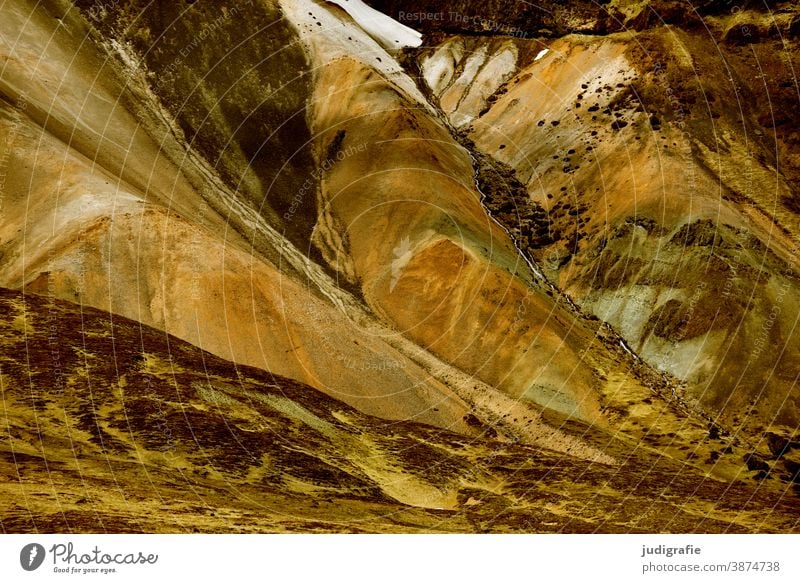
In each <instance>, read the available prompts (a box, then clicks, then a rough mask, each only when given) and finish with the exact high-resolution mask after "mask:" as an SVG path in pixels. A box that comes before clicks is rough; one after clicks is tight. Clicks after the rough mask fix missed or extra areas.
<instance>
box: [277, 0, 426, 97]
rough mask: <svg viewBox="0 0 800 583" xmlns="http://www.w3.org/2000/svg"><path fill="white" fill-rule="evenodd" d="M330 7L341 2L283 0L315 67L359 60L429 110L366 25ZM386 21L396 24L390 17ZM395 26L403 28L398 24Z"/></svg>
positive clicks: (411, 82) (392, 57)
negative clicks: (345, 60)
mask: <svg viewBox="0 0 800 583" xmlns="http://www.w3.org/2000/svg"><path fill="white" fill-rule="evenodd" d="M345 3H350V2H345ZM330 4H337V5H338V2H328V3H326V4H320V3H317V2H312V1H311V0H281V8H282V9H283V14H284V16H285V17H286V19H287V20H288V21H289V23H290V24H291V25H292V26H293V27H294V28H295V30H296V31H297V33H298V35H299V36H300V40H301V41H302V43H303V45H304V46H305V47H306V49H307V53H308V54H309V56H310V57H311V60H312V67H313V68H317V67H324V66H325V65H326V64H327V63H330V62H332V61H335V60H336V59H341V58H349V59H353V60H356V61H358V62H361V63H363V64H365V65H367V66H368V67H371V68H372V69H374V70H375V71H378V72H379V73H380V74H381V75H383V76H384V77H385V78H386V79H388V80H389V81H391V82H392V83H393V84H394V85H395V86H397V87H398V88H400V89H401V90H402V91H403V92H404V93H405V94H406V95H407V96H408V97H409V98H410V99H412V100H414V101H416V102H418V103H419V104H421V105H423V106H424V107H425V108H426V109H430V104H428V102H427V99H426V98H425V96H424V95H422V92H421V91H420V90H419V88H418V87H417V85H416V83H415V82H414V81H413V80H412V79H411V77H409V76H408V74H406V72H405V71H404V70H403V68H402V67H401V66H400V63H398V62H397V59H395V58H394V56H392V55H391V54H390V53H389V52H388V51H387V50H386V49H385V48H384V47H383V46H381V45H380V43H379V42H378V41H377V40H375V38H373V36H371V35H370V34H369V33H368V32H367V30H366V29H365V28H364V26H363V25H361V24H359V23H358V22H354V21H353V20H350V19H348V18H344V17H343V15H342V14H341V12H339V11H338V10H336V9H334V8H333V7H332V6H331V7H330V8H329V6H330ZM365 8H368V7H367V6H365ZM370 10H371V9H370ZM379 14H380V13H379ZM382 16H383V15H382ZM386 18H388V19H389V21H391V22H394V21H393V20H392V19H391V18H389V17H388V16H387V17H386ZM396 24H397V25H398V26H401V27H402V26H403V25H402V24H400V23H399V22H398V23H396Z"/></svg>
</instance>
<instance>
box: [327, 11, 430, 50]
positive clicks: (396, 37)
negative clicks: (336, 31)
mask: <svg viewBox="0 0 800 583" xmlns="http://www.w3.org/2000/svg"><path fill="white" fill-rule="evenodd" d="M328 2H330V3H331V4H336V5H337V6H339V7H341V8H344V10H345V11H346V12H347V13H348V14H349V15H350V16H351V17H352V18H353V20H355V21H356V22H357V23H358V24H359V26H361V28H363V29H364V31H365V32H366V33H367V34H368V35H370V36H371V37H372V38H374V39H375V40H376V41H378V43H380V44H381V45H383V47H384V48H387V49H402V48H406V47H418V46H420V45H421V44H422V34H420V33H419V32H417V31H416V30H414V29H413V28H409V27H408V26H406V25H404V24H400V23H399V22H397V21H396V20H394V19H393V18H391V17H390V16H387V15H386V14H383V13H382V12H378V11H377V10H375V9H374V8H371V7H369V6H367V5H366V4H364V3H363V2H361V0H328Z"/></svg>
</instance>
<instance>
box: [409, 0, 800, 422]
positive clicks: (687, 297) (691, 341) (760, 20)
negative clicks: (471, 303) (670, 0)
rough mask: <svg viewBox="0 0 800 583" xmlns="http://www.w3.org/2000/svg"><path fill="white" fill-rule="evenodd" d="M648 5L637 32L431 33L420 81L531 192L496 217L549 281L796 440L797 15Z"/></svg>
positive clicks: (732, 408)
mask: <svg viewBox="0 0 800 583" xmlns="http://www.w3.org/2000/svg"><path fill="white" fill-rule="evenodd" d="M654 5H655V6H656V7H658V6H662V7H663V4H661V5H660V4H659V3H654ZM707 8H708V10H709V11H711V12H714V10H712V8H713V7H707ZM653 10H654V11H653V13H654V14H656V15H658V13H657V12H655V9H653ZM649 12H650V8H649V7H648V6H644V7H640V8H639V10H638V11H635V10H634V11H632V12H631V14H629V15H628V20H627V21H626V22H628V23H629V24H630V25H631V26H632V27H633V28H634V29H635V30H643V32H638V33H637V32H634V31H633V30H629V31H627V32H623V33H619V34H614V35H607V36H599V37H598V36H579V35H572V36H566V37H563V38H559V39H557V40H549V39H538V40H537V39H530V40H527V39H520V38H512V37H502V36H500V37H498V38H494V37H492V36H487V37H482V38H474V37H460V36H457V37H453V38H448V39H445V40H443V41H442V42H441V43H440V44H439V45H438V46H436V47H435V48H431V49H429V50H426V51H424V52H423V53H421V55H420V56H419V59H418V62H419V66H420V76H421V78H422V79H424V82H426V83H427V86H428V87H429V88H430V91H431V92H432V94H433V95H434V96H436V98H437V99H438V101H439V103H440V106H441V107H442V109H443V110H444V111H445V113H447V114H448V116H449V118H450V119H451V121H452V123H453V124H454V125H456V126H458V127H460V128H462V129H463V130H464V131H465V132H466V133H467V134H468V135H469V139H470V140H472V141H474V144H475V147H476V148H477V149H479V150H480V151H482V152H485V153H487V154H490V155H491V156H492V157H494V158H495V159H496V160H498V161H500V162H501V163H503V164H506V165H508V166H509V167H511V168H513V169H514V174H515V176H514V178H515V179H516V180H518V181H519V182H520V183H521V186H524V188H525V190H527V195H528V196H525V195H524V194H522V193H520V192H519V191H516V194H513V191H512V192H511V193H510V194H509V196H507V197H506V201H505V204H506V205H507V206H508V207H509V208H514V207H516V209H517V212H516V214H515V213H514V212H506V213H505V214H503V213H498V216H500V218H501V220H503V221H504V222H506V223H507V225H508V227H509V228H510V229H512V230H514V231H516V232H517V235H518V237H517V238H518V240H519V241H520V242H521V245H523V246H524V247H526V248H527V249H528V250H529V252H530V253H531V256H532V257H534V258H535V259H536V260H537V262H538V263H539V265H541V266H542V269H543V270H544V271H545V273H546V274H547V276H548V277H549V278H551V279H552V280H553V281H554V282H555V283H556V284H557V285H558V286H559V287H560V288H562V289H564V290H565V291H566V292H567V293H568V294H569V295H570V296H571V297H572V298H573V299H575V300H576V301H577V302H578V303H579V304H580V305H581V306H582V307H583V308H584V309H587V310H589V311H591V312H592V313H594V314H595V315H596V316H597V317H599V318H600V319H602V320H605V321H607V322H609V323H610V324H612V325H613V326H614V327H615V328H616V329H617V330H618V331H619V332H620V333H621V334H622V335H623V336H624V337H625V338H626V340H627V341H628V342H629V343H630V345H631V346H632V348H633V349H634V350H636V352H637V353H638V354H640V355H641V356H642V357H643V358H644V359H645V360H646V361H647V362H649V363H651V364H652V365H654V366H656V367H658V368H660V369H661V370H665V371H668V372H670V373H671V374H673V375H675V376H676V377H678V378H680V379H683V380H685V381H687V382H688V387H689V394H690V395H691V396H692V397H693V398H695V399H697V400H698V401H699V402H700V403H701V404H702V406H703V407H705V408H707V409H708V410H709V411H710V412H712V413H713V415H714V416H715V417H717V418H718V420H719V421H720V422H723V423H725V424H727V425H729V426H731V427H736V428H738V427H740V426H742V427H743V430H745V431H752V432H754V433H758V434H763V432H765V431H769V430H771V429H774V428H780V429H781V430H782V431H788V432H790V433H794V432H795V431H796V429H795V428H796V427H797V426H798V422H800V401H798V397H800V393H798V389H797V385H796V380H797V371H798V362H797V358H796V357H797V355H798V354H800V345H798V336H797V334H796V330H795V327H796V323H797V321H798V316H800V305H798V304H797V302H796V298H797V296H798V293H797V292H798V291H800V290H798V289H797V286H798V285H799V284H800V280H798V273H800V272H799V271H798V265H797V259H796V258H797V254H796V252H795V249H796V241H797V240H798V235H800V231H798V227H797V225H798V216H797V214H796V212H795V206H796V205H795V200H796V198H797V196H798V192H797V190H796V178H797V170H798V166H797V158H796V135H795V134H794V133H792V130H791V129H790V128H792V127H796V123H797V121H798V120H794V119H793V117H792V116H793V114H792V113H790V112H791V111H796V106H797V103H798V101H800V98H799V96H798V92H797V86H796V81H795V76H794V72H795V71H796V67H797V65H798V63H797V59H796V55H797V54H798V53H797V50H796V45H797V41H796V40H793V39H795V38H796V31H795V32H794V33H792V30H793V29H792V22H794V19H796V16H797V14H796V11H793V10H792V9H791V7H790V6H789V5H784V4H780V3H778V4H777V6H776V8H775V11H773V12H757V11H744V12H741V13H737V14H735V15H734V16H730V15H725V13H724V12H723V13H722V15H719V16H716V15H713V14H712V15H710V16H709V15H706V16H705V19H704V20H703V21H702V22H704V23H705V24H706V26H707V27H708V28H707V29H701V28H698V27H695V26H688V25H686V24H685V23H683V26H684V27H683V28H678V27H664V26H660V27H659V26H658V25H659V24H661V22H663V21H661V20H660V19H659V18H653V19H647V18H641V17H640V16H641V15H643V14H646V13H649ZM662 12H663V11H662ZM701 12H702V11H701ZM697 18H698V19H699V16H698V17H697ZM697 22H699V20H698V21H696V22H695V24H697ZM742 27H745V28H746V30H747V31H749V34H750V35H752V36H750V37H749V38H746V39H744V41H746V42H744V41H742V38H741V36H737V34H739V33H741V31H742ZM737 31H739V32H738V33H737ZM784 35H785V36H784ZM742 44H744V45H746V46H741V45H742ZM727 95H733V96H734V98H733V99H728V98H727V97H726V96H727ZM752 104H757V105H755V107H753V105H752ZM793 124H794V125H793ZM531 203H532V205H531ZM536 209H541V210H538V211H537V210H536ZM534 211H536V212H534ZM542 211H544V212H542ZM537 213H538V214H537ZM526 222H527V223H528V224H530V223H531V222H533V223H534V224H537V223H538V224H539V226H540V227H543V228H546V230H547V237H540V238H536V237H532V236H531V235H530V228H529V227H528V228H527V233H526V232H525V231H526V228H525V227H524V225H525V223H526Z"/></svg>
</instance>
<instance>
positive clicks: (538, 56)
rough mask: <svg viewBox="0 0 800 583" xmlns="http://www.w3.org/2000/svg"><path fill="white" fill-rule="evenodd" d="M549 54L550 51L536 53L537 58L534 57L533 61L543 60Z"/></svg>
mask: <svg viewBox="0 0 800 583" xmlns="http://www.w3.org/2000/svg"><path fill="white" fill-rule="evenodd" d="M549 52H550V49H542V50H541V51H539V52H538V53H536V56H535V57H534V59H533V60H534V61H538V60H539V59H541V58H542V57H543V56H545V55H546V54H547V53H549Z"/></svg>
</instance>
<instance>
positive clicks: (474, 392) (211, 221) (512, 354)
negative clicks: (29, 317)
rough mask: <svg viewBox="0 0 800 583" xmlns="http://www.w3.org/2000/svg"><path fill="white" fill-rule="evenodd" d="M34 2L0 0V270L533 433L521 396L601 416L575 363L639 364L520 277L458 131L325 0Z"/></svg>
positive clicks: (375, 399) (363, 401)
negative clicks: (4, 134) (0, 108)
mask: <svg viewBox="0 0 800 583" xmlns="http://www.w3.org/2000/svg"><path fill="white" fill-rule="evenodd" d="M59 6H60V5H58V4H57V3H56V4H53V5H50V6H49V8H48V7H47V6H45V7H39V8H37V9H36V10H33V9H32V8H31V7H30V6H28V5H26V4H24V3H22V4H19V5H18V4H11V5H8V6H7V7H6V8H5V10H6V11H7V12H8V18H6V19H4V20H3V22H4V23H6V26H7V27H8V32H7V33H6V34H5V35H4V38H7V39H12V38H13V35H12V34H11V32H10V31H11V29H12V28H13V27H17V28H19V29H20V30H21V31H22V33H21V34H20V35H19V38H17V39H15V40H14V41H13V42H12V41H11V40H9V41H8V42H7V44H6V48H5V50H6V52H7V54H9V55H10V57H11V58H9V59H8V60H7V61H6V64H5V69H4V74H3V78H4V79H6V80H8V81H6V82H5V86H4V87H5V91H6V93H7V98H8V101H9V102H10V103H13V104H15V105H17V110H16V112H15V111H14V110H13V108H9V110H8V112H9V115H8V120H7V122H6V123H7V124H8V125H9V127H10V131H9V132H8V135H10V136H13V148H12V147H11V142H9V146H7V147H8V150H9V152H10V153H9V155H8V157H7V160H8V164H7V166H8V175H9V178H8V181H7V184H9V186H10V187H11V190H12V191H13V196H14V199H13V211H12V213H10V214H9V215H6V216H5V217H4V219H5V220H4V223H3V231H2V232H3V242H2V244H3V248H4V254H5V259H4V262H3V265H2V271H1V272H0V275H1V276H2V281H3V282H4V283H5V284H6V285H9V286H13V287H16V288H21V287H23V288H25V289H27V290H29V291H33V292H37V293H47V294H52V295H56V296H57V297H61V298H64V299H70V300H78V299H79V300H80V301H81V302H83V303H86V304H88V305H92V306H95V307H98V308H101V309H104V310H108V311H111V312H114V313H118V314H121V315H124V316H127V317H130V318H133V319H136V320H139V321H141V322H143V323H145V324H149V325H154V326H157V327H160V328H161V329H163V330H165V331H167V332H169V333H173V334H176V335H178V336H180V337H181V338H183V339H185V340H187V341H189V342H192V343H194V344H196V345H198V346H200V347H202V348H205V349H208V350H211V351H212V352H214V353H215V354H217V355H219V356H222V357H224V358H229V359H232V360H235V361H237V362H239V363H242V364H247V365H252V366H258V367H262V368H264V369H265V370H270V371H271V372H274V373H276V374H282V375H286V376H289V377H292V378H295V379H297V380H299V381H301V382H305V383H308V384H311V385H312V386H315V387H317V388H320V389H322V390H324V391H326V392H328V394H331V395H334V396H336V397H337V398H342V399H344V400H346V401H347V402H348V403H350V404H352V405H354V406H357V407H360V408H361V409H362V410H364V411H366V412H369V413H371V414H376V415H381V416H383V417H385V418H389V419H409V418H414V419H418V420H424V421H426V422H429V423H432V424H434V425H437V426H440V427H448V428H453V429H456V430H459V431H462V432H464V433H467V434H472V433H475V432H476V431H482V430H483V429H482V427H484V426H485V425H484V424H487V423H488V424H491V425H496V426H498V428H499V429H497V430H500V431H503V432H506V433H507V434H508V435H512V436H514V437H515V438H516V439H523V440H525V441H529V442H536V443H546V444H547V445H548V446H549V447H555V448H556V449H564V448H575V447H582V446H580V445H579V444H577V443H573V440H571V439H567V438H566V437H564V436H563V435H562V434H561V433H560V432H559V431H558V430H557V429H556V428H551V427H548V426H547V425H546V424H545V423H544V422H543V421H542V417H541V412H540V410H541V408H542V407H544V408H548V409H553V410H555V411H558V412H560V413H561V414H562V415H565V416H573V417H575V418H578V419H582V420H584V421H588V422H592V423H600V424H605V423H606V422H607V419H605V418H604V417H603V414H602V411H601V409H602V407H603V398H604V397H603V390H604V389H603V387H604V384H605V382H606V381H605V379H604V378H603V373H601V372H599V371H600V370H601V369H602V370H605V371H609V372H615V373H617V374H620V375H623V377H625V378H627V379H628V380H629V381H630V382H631V383H632V385H636V384H637V383H638V382H639V381H640V379H639V377H638V373H634V372H631V371H630V370H629V367H630V365H631V363H632V361H631V359H630V357H629V356H628V355H626V354H625V353H624V352H623V351H622V350H621V349H620V348H619V346H614V343H613V342H612V343H611V345H612V347H611V349H610V350H609V347H608V346H607V345H606V343H604V341H603V339H602V338H598V335H597V330H596V328H597V323H596V322H594V323H591V322H587V321H585V320H584V319H583V318H582V317H580V315H577V314H575V313H574V311H573V310H572V309H571V308H570V306H569V305H568V304H566V303H564V302H561V301H560V300H559V299H558V298H554V297H551V295H550V294H552V291H551V290H550V289H549V288H547V287H546V286H542V285H541V284H540V283H538V282H537V281H536V277H535V273H534V271H532V270H531V268H530V266H529V265H528V264H527V263H526V262H525V261H524V259H523V258H522V257H521V256H520V255H519V253H518V252H517V250H516V248H515V247H514V245H513V243H512V241H511V240H510V239H509V237H508V236H507V234H506V233H505V232H504V231H503V229H502V228H500V227H499V226H498V225H497V224H496V223H495V222H493V221H492V220H491V219H490V218H489V217H488V216H487V215H486V213H485V211H484V209H483V207H482V206H481V204H480V197H481V194H480V193H479V192H478V190H477V189H476V187H475V184H474V180H475V176H474V175H475V169H474V167H473V161H472V159H471V158H470V155H469V153H468V152H467V151H466V150H464V149H463V148H462V147H461V146H460V145H459V144H458V143H457V142H456V141H455V140H454V139H453V136H452V135H451V134H450V133H449V131H448V129H447V128H446V125H445V124H443V123H442V121H441V120H440V119H438V117H437V112H436V110H435V109H434V108H432V107H431V106H430V105H428V104H427V102H426V98H425V96H424V95H423V94H422V93H421V92H420V91H419V90H418V88H417V87H416V85H415V83H414V81H413V80H412V79H411V78H410V77H409V76H408V75H407V74H406V73H405V72H404V71H403V69H402V67H401V66H400V65H399V64H398V63H397V61H396V60H395V58H394V57H393V56H392V55H391V54H389V53H388V52H387V51H386V50H385V49H384V48H382V47H381V46H380V45H379V44H378V43H377V42H376V41H375V40H374V39H373V38H372V36H370V35H369V34H368V33H367V32H365V31H364V30H363V29H362V28H361V27H360V26H359V25H358V24H357V23H356V22H354V21H353V20H352V19H351V18H350V17H349V16H348V14H347V13H346V12H345V11H344V10H341V9H340V8H338V7H337V6H335V5H333V4H329V3H317V2H301V1H297V2H291V3H286V5H285V6H284V7H283V10H281V9H280V7H279V6H278V5H276V4H274V3H270V2H267V3H264V4H263V5H259V6H258V7H256V8H253V11H252V12H250V13H248V14H249V15H250V18H249V19H248V20H247V27H244V28H243V27H242V26H240V25H239V19H238V11H237V10H236V9H235V7H234V6H231V7H230V8H226V10H225V11H223V13H222V15H221V16H216V17H215V18H214V19H213V20H212V19H211V13H210V12H209V11H208V8H207V7H205V6H203V5H192V6H191V7H189V6H187V7H183V6H181V7H177V6H171V5H170V6H162V5H160V4H159V5H148V6H147V7H145V6H139V5H138V4H136V3H133V4H131V5H127V6H126V7H120V9H119V10H115V11H113V12H107V11H104V10H103V9H102V5H100V4H81V5H80V6H81V12H76V10H75V9H72V10H69V11H65V10H62V9H60V8H59ZM45 8H47V10H45ZM25 10H30V11H31V12H32V14H33V17H32V18H30V19H28V20H25V19H24V16H25ZM195 31H199V32H198V33H197V34H200V37H198V36H196V35H195ZM295 34H297V35H300V36H299V37H295V36H293V35H295ZM50 37H52V38H54V39H56V40H55V41H54V42H50V43H48V42H47V40H46V39H48V38H50ZM81 38H83V39H89V40H91V41H93V42H87V43H84V44H83V45H81V44H80V43H79V42H78V39H81ZM198 38H202V39H203V40H206V41H208V42H203V43H198V42H195V41H196V40H197V39H198ZM292 39H296V40H295V41H292ZM301 39H302V42H301ZM220 46H228V47H231V48H230V50H227V51H224V52H220V51H219V47H220ZM40 47H41V48H43V50H44V52H43V53H42V54H41V56H40V58H38V59H37V60H34V61H33V63H34V65H32V66H33V67H34V68H33V69H31V65H30V58H28V56H29V55H30V54H34V53H35V52H36V51H37V50H39V48H40ZM72 52H75V55H76V56H75V57H74V58H73V57H69V55H71V54H72ZM273 61H276V62H277V61H279V62H280V66H278V67H272V66H271V64H270V63H272V62H273ZM59 63H60V66H58V64H59ZM32 74H33V78H32ZM264 80H267V81H268V85H269V86H270V87H271V88H272V89H270V88H268V89H267V90H264V89H263V87H264V82H265V81H264ZM85 86H88V87H91V88H92V91H91V92H90V93H91V94H92V95H95V96H98V97H96V99H98V100H99V101H100V102H101V103H103V104H105V105H104V106H103V107H102V108H100V109H99V110H97V109H96V108H95V107H84V101H85V96H84V94H83V93H81V91H80V88H81V87H85ZM51 87H59V88H60V89H58V90H57V91H55V92H54V91H53V90H51V89H50V88H51ZM333 91H340V92H341V93H340V94H339V95H337V99H336V100H335V101H333V100H330V99H329V98H328V97H329V95H332V94H333V93H332V92H333ZM306 100H310V101H309V103H310V104H311V107H310V109H308V110H306V109H304V108H305V104H306ZM376 108H377V109H376ZM43 112H47V113H43ZM287 124H288V125H287ZM107 128H109V129H108V131H107ZM98 136H99V137H98ZM311 136H313V137H311ZM97 140H100V141H99V142H98V141H97ZM126 140H127V141H126ZM126 144H127V145H126ZM122 145H125V149H124V153H123V150H121V149H120V148H122ZM128 158H130V159H132V160H134V161H135V163H134V164H133V165H131V166H129V165H128V164H127V159H128ZM28 161H33V163H32V164H28ZM376 170H379V171H376ZM148 172H149V173H148ZM355 177H362V179H361V180H357V181H353V179H354V178H355ZM345 185H349V187H348V188H347V189H346V190H344V186H345ZM339 191H342V192H341V193H339ZM198 257H203V261H198V260H197V258H198ZM437 280H438V281H437ZM187 295H188V296H189V297H188V300H189V301H187ZM320 323H324V325H322V326H320ZM509 330H511V334H509ZM339 339H347V340H346V342H341V341H340V340H339ZM409 340H410V341H411V342H409ZM473 418H476V419H478V420H479V421H478V422H477V424H476V422H474V421H471V420H472V419H473ZM468 420H470V421H471V422H472V425H473V426H470V424H469V423H468V422H467V421H468ZM586 455H587V456H588V457H590V458H598V456H600V457H602V454H600V453H599V452H597V451H596V450H593V449H591V448H589V450H587V452H586Z"/></svg>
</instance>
